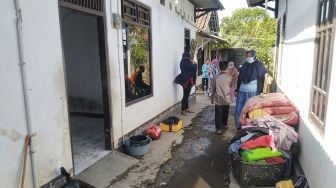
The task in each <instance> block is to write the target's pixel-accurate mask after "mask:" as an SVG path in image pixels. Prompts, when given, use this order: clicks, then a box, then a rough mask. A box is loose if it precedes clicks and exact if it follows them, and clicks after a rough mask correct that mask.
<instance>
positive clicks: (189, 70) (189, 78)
mask: <svg viewBox="0 0 336 188" xmlns="http://www.w3.org/2000/svg"><path fill="white" fill-rule="evenodd" d="M180 69H181V73H180V74H179V75H178V76H177V77H176V78H175V81H174V82H175V83H176V84H180V85H181V86H182V87H183V98H182V112H181V115H183V116H186V115H187V112H188V113H193V111H191V110H189V101H188V99H189V95H190V91H191V88H192V87H193V86H194V85H195V83H196V72H197V65H196V64H195V63H193V62H192V61H191V60H190V53H189V52H184V53H183V55H182V59H181V62H180Z"/></svg>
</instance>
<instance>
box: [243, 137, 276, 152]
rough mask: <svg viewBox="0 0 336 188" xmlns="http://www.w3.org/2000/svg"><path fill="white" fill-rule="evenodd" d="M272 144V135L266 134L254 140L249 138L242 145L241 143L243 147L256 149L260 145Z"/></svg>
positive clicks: (268, 145) (267, 145)
mask: <svg viewBox="0 0 336 188" xmlns="http://www.w3.org/2000/svg"><path fill="white" fill-rule="evenodd" d="M271 145H272V136H271V135H264V136H259V137H258V138H256V139H254V140H249V141H247V142H245V143H243V144H242V145H240V148H241V149H254V148H260V147H270V146H271Z"/></svg>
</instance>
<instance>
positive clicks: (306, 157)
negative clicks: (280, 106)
mask: <svg viewBox="0 0 336 188" xmlns="http://www.w3.org/2000/svg"><path fill="white" fill-rule="evenodd" d="M312 128H313V129H314V128H315V127H312ZM299 135H300V142H301V147H302V149H301V153H300V155H299V161H300V165H301V166H302V169H303V170H304V173H305V175H306V176H307V179H308V182H309V185H310V186H311V187H321V185H329V184H332V183H333V182H334V179H336V158H333V157H332V156H330V154H329V153H328V152H327V151H328V150H329V151H330V149H328V148H326V147H324V146H323V145H324V143H321V142H320V141H319V140H318V139H317V137H316V136H314V134H313V133H312V131H311V130H310V128H309V126H307V125H306V124H305V121H304V120H303V119H302V118H300V127H299ZM328 145H329V146H330V145H331V144H330V143H329V144H328ZM333 147H334V146H333ZM316 169H323V170H322V171H320V170H316Z"/></svg>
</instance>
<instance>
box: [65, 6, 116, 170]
mask: <svg viewBox="0 0 336 188" xmlns="http://www.w3.org/2000/svg"><path fill="white" fill-rule="evenodd" d="M66 7H68V6H66ZM72 8H73V7H71V6H70V8H65V7H64V6H62V4H61V7H60V23H61V32H62V45H63V55H64V62H65V70H66V85H67V88H66V89H67V97H68V111H69V124H70V133H71V145H72V154H73V161H74V172H75V174H78V173H80V172H81V171H83V170H84V169H86V168H87V167H89V166H91V165H92V164H94V163H95V162H96V161H98V160H99V159H101V158H102V157H104V156H105V155H106V154H108V153H109V150H111V145H112V143H111V140H112V139H111V134H112V133H111V124H110V122H111V121H110V110H109V106H110V105H109V98H108V96H109V95H108V76H107V58H106V45H105V32H104V31H105V28H104V17H103V16H100V15H96V14H91V13H90V12H88V11H80V10H78V9H77V10H74V9H72ZM77 8H78V7H77Z"/></svg>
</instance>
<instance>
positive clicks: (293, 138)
mask: <svg viewBox="0 0 336 188" xmlns="http://www.w3.org/2000/svg"><path fill="white" fill-rule="evenodd" d="M297 141H298V134H297V133H296V131H295V130H294V128H293V127H291V126H288V125H286V124H284V123H283V122H281V121H280V120H278V119H276V118H274V117H273V116H270V115H265V116H261V117H258V118H257V119H255V120H253V121H252V122H251V124H250V126H248V127H246V128H244V129H241V130H240V131H238V132H237V134H236V135H235V136H234V137H233V138H232V139H231V145H230V147H229V153H230V154H234V155H237V156H238V155H239V156H240V157H241V159H242V160H243V161H245V162H249V163H264V164H266V163H270V164H282V163H285V162H286V159H288V160H287V161H290V159H291V154H290V152H289V151H290V149H291V146H292V144H293V143H296V142H297Z"/></svg>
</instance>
